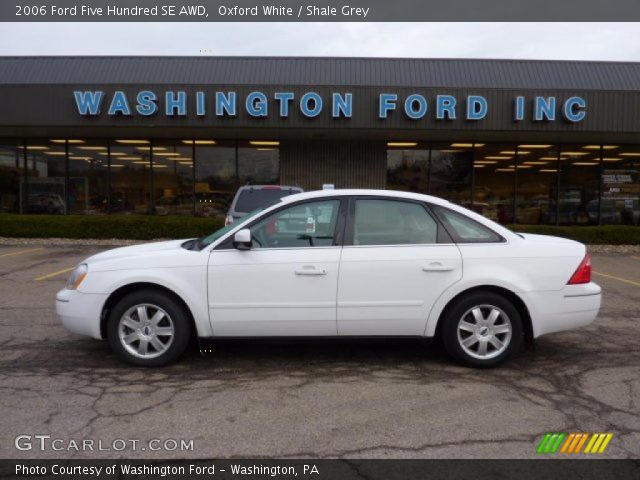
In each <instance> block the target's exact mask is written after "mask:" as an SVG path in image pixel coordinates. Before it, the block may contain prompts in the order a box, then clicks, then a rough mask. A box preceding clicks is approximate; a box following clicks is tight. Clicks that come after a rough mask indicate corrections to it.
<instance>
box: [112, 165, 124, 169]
mask: <svg viewBox="0 0 640 480" xmlns="http://www.w3.org/2000/svg"><path fill="white" fill-rule="evenodd" d="M114 167H115V168H118V167H124V165H119V164H118V165H113V164H112V165H111V168H114Z"/></svg>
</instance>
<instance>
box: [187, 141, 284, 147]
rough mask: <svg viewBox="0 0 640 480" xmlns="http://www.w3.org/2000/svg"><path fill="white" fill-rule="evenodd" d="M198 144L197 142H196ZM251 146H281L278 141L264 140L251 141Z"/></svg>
mask: <svg viewBox="0 0 640 480" xmlns="http://www.w3.org/2000/svg"><path fill="white" fill-rule="evenodd" d="M196 142H197V140H196ZM249 144H250V145H254V146H256V147H277V146H278V145H280V142H276V141H263V140H251V141H250V142H249Z"/></svg>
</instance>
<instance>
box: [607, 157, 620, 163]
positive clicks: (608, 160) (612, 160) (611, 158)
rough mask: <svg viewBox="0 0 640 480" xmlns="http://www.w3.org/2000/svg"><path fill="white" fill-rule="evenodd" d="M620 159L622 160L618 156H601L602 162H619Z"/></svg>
mask: <svg viewBox="0 0 640 480" xmlns="http://www.w3.org/2000/svg"><path fill="white" fill-rule="evenodd" d="M620 160H622V158H618V157H603V158H602V161H603V162H619V161H620Z"/></svg>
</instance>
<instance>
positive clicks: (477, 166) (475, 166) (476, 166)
mask: <svg viewBox="0 0 640 480" xmlns="http://www.w3.org/2000/svg"><path fill="white" fill-rule="evenodd" d="M484 167H486V165H476V164H474V165H473V168H484Z"/></svg>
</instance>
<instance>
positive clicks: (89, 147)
mask: <svg viewBox="0 0 640 480" xmlns="http://www.w3.org/2000/svg"><path fill="white" fill-rule="evenodd" d="M77 148H78V150H106V149H107V147H92V146H88V147H77Z"/></svg>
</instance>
